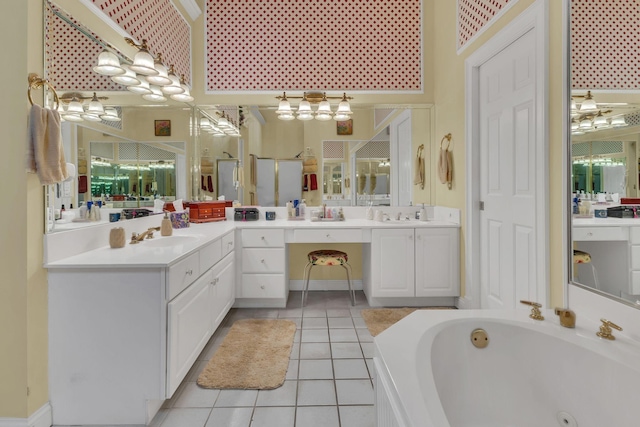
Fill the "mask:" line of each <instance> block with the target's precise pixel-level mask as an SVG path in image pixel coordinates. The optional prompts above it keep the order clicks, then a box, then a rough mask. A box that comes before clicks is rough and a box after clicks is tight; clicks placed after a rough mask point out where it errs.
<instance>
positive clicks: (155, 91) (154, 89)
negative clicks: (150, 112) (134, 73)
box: [142, 85, 167, 102]
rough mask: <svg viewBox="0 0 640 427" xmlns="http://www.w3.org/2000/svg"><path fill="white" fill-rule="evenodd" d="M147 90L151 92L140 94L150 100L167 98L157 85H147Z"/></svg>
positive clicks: (162, 100) (159, 100)
mask: <svg viewBox="0 0 640 427" xmlns="http://www.w3.org/2000/svg"><path fill="white" fill-rule="evenodd" d="M149 90H151V93H145V94H144V95H142V98H143V99H146V100H147V101H152V102H164V101H166V100H167V98H166V97H165V96H164V95H163V94H162V90H161V89H160V87H159V86H156V85H149Z"/></svg>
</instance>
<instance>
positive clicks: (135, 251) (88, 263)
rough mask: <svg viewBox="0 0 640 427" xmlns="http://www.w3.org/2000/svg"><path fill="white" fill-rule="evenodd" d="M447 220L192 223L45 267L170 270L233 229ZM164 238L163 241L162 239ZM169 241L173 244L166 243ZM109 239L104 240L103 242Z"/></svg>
mask: <svg viewBox="0 0 640 427" xmlns="http://www.w3.org/2000/svg"><path fill="white" fill-rule="evenodd" d="M459 227H460V225H459V224H456V223H453V222H448V221H418V220H414V219H411V220H388V221H371V220H367V219H347V220H345V221H317V222H316V221H310V220H308V219H306V220H286V219H276V220H274V221H266V220H264V219H260V220H258V221H232V220H228V221H220V222H213V223H202V224H195V223H191V224H190V226H189V227H188V228H183V229H177V230H173V235H172V236H170V237H162V236H160V235H159V234H160V233H155V237H154V238H153V239H152V240H144V241H142V242H140V243H138V244H130V243H129V242H128V241H127V244H126V245H125V246H124V247H123V248H118V249H112V248H111V247H109V246H108V245H105V246H101V247H98V248H95V249H92V250H88V251H85V252H82V253H79V254H77V255H73V256H69V257H65V258H62V259H58V260H55V261H51V262H48V263H45V264H44V267H45V268H48V269H59V268H112V267H118V268H163V267H169V266H171V265H173V264H175V263H176V262H178V261H180V260H181V259H183V258H185V257H187V256H188V255H189V254H191V253H193V252H194V251H196V250H198V249H200V248H202V247H204V246H206V245H207V244H208V243H210V242H212V241H214V240H216V239H218V238H220V237H222V236H224V235H225V234H227V233H229V232H233V231H234V230H235V229H236V228H240V229H242V228H254V229H255V228H260V229H269V228H278V229H284V230H294V229H301V228H304V229H334V230H335V229H353V228H358V229H385V228H459ZM163 239H166V240H163ZM168 239H171V240H172V242H171V243H169V240H168ZM107 242H108V239H106V238H105V243H107Z"/></svg>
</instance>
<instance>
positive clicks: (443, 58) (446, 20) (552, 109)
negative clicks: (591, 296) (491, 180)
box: [430, 0, 566, 306]
mask: <svg viewBox="0 0 640 427" xmlns="http://www.w3.org/2000/svg"><path fill="white" fill-rule="evenodd" d="M430 2H431V3H432V4H434V6H435V10H434V16H436V17H437V19H436V20H435V21H434V40H433V42H434V43H433V44H434V58H433V59H434V64H435V65H434V75H433V77H434V81H435V82H436V84H435V85H434V95H435V104H436V120H435V135H436V138H435V139H436V143H438V142H439V140H440V138H441V137H442V136H443V135H445V134H447V133H449V132H450V133H451V134H452V135H453V141H452V144H451V147H452V149H453V170H454V172H453V186H452V188H451V190H448V189H447V187H446V186H445V185H443V184H440V183H439V182H438V183H437V184H436V188H435V197H434V203H435V204H438V205H442V206H448V207H455V208H459V209H460V210H461V211H462V224H463V227H462V229H461V243H462V245H461V248H462V249H461V260H460V265H461V277H462V280H463V283H462V285H463V287H462V289H463V290H464V285H465V284H464V277H465V268H464V266H465V260H466V254H465V252H464V241H465V238H466V233H467V230H466V227H464V224H465V221H466V219H465V216H466V202H465V197H466V189H465V183H466V179H467V177H466V171H465V162H466V158H465V138H464V135H465V120H464V117H465V103H464V101H465V85H464V83H463V82H464V78H465V68H464V61H465V59H466V58H468V57H469V55H471V54H472V53H473V52H474V51H475V50H476V49H477V48H478V47H480V46H481V45H482V44H483V43H485V42H486V41H487V40H489V38H490V37H492V36H493V35H495V34H496V33H497V32H498V31H499V30H500V29H501V28H504V27H505V25H506V24H508V23H509V22H510V21H511V20H512V19H513V18H514V17H516V16H517V15H518V14H520V13H521V12H522V11H524V10H525V9H526V8H527V7H528V6H530V5H531V4H533V3H534V0H519V1H518V2H517V3H515V4H514V6H513V7H512V8H511V9H510V10H508V12H507V13H505V14H504V15H503V16H502V17H500V19H498V21H496V22H495V23H493V25H492V26H491V27H490V28H489V29H488V30H487V31H486V32H485V33H484V34H482V35H481V36H480V37H479V38H478V39H477V40H475V41H474V42H473V43H472V44H471V45H470V46H469V47H468V48H467V49H466V50H465V51H464V52H463V53H462V54H461V55H458V54H457V53H456V2H455V1H440V0H430ZM548 4H549V40H550V42H549V70H550V72H549V116H548V117H549V136H550V141H549V171H550V175H549V189H548V193H549V225H550V230H549V265H550V279H551V280H550V283H551V306H555V305H562V303H563V296H562V290H563V286H564V283H563V277H562V276H563V273H562V268H563V267H562V266H563V261H564V260H565V258H566V257H564V254H562V239H563V234H562V232H561V231H562V222H563V218H562V204H563V200H562V186H563V185H564V184H563V182H562V167H563V165H562V113H561V109H562V83H563V82H562V43H561V40H562V2H561V1H555V0H549V1H548Z"/></svg>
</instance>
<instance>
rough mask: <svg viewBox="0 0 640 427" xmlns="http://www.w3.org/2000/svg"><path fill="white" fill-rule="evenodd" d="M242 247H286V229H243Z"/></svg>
mask: <svg viewBox="0 0 640 427" xmlns="http://www.w3.org/2000/svg"><path fill="white" fill-rule="evenodd" d="M242 247H244V248H279V247H284V230H282V229H279V230H274V229H269V230H266V229H265V230H262V229H260V230H257V229H246V230H242Z"/></svg>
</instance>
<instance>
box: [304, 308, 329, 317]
mask: <svg viewBox="0 0 640 427" xmlns="http://www.w3.org/2000/svg"><path fill="white" fill-rule="evenodd" d="M302 317H327V310H325V309H324V308H307V307H305V308H304V310H302Z"/></svg>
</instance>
